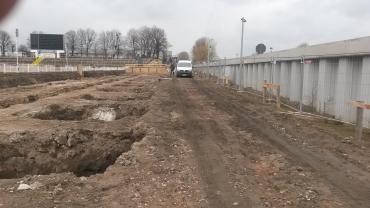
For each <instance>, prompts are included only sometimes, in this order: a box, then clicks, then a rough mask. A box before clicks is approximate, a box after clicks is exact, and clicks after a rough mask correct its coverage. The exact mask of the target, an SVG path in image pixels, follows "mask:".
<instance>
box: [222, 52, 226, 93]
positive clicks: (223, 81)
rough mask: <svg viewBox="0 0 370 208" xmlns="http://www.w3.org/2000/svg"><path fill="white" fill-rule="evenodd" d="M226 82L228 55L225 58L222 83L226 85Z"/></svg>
mask: <svg viewBox="0 0 370 208" xmlns="http://www.w3.org/2000/svg"><path fill="white" fill-rule="evenodd" d="M225 84H226V57H225V58H224V67H223V73H222V85H223V86H225Z"/></svg>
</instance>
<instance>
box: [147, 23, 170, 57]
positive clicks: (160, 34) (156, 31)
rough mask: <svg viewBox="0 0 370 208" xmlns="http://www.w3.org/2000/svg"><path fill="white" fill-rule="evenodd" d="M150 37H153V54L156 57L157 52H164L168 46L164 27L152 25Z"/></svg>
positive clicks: (157, 55)
mask: <svg viewBox="0 0 370 208" xmlns="http://www.w3.org/2000/svg"><path fill="white" fill-rule="evenodd" d="M151 37H152V38H153V40H152V44H153V47H154V48H153V55H155V58H157V59H158V58H159V54H160V53H161V52H162V53H164V52H165V51H166V50H167V47H168V41H167V36H166V32H165V31H164V29H161V28H158V27H156V26H154V27H153V28H152V29H151Z"/></svg>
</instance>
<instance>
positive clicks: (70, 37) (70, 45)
mask: <svg viewBox="0 0 370 208" xmlns="http://www.w3.org/2000/svg"><path fill="white" fill-rule="evenodd" d="M64 38H65V41H66V45H67V50H69V51H70V52H71V56H74V55H75V51H76V48H77V43H78V36H77V32H76V31H74V30H70V31H68V32H67V33H66V34H65V35H64Z"/></svg>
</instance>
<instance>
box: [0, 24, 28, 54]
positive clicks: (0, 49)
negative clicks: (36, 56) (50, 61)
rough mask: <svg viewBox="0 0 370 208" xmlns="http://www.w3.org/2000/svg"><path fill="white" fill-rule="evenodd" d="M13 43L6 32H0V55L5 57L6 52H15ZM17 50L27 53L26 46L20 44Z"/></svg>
mask: <svg viewBox="0 0 370 208" xmlns="http://www.w3.org/2000/svg"><path fill="white" fill-rule="evenodd" d="M15 47H16V46H15V43H14V41H13V39H12V37H11V36H10V35H9V33H8V32H6V31H3V30H0V55H1V56H5V55H6V52H15V51H16V50H15V49H16V48H15ZM18 50H19V51H20V52H22V53H25V52H27V51H28V47H27V46H26V45H23V44H21V45H20V46H19V47H18Z"/></svg>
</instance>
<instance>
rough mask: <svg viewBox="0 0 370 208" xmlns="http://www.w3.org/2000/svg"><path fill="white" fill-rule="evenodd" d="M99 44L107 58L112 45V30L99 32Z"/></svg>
mask: <svg viewBox="0 0 370 208" xmlns="http://www.w3.org/2000/svg"><path fill="white" fill-rule="evenodd" d="M98 45H99V48H100V49H101V51H102V52H103V55H104V57H105V58H107V57H108V50H109V48H110V46H111V45H112V39H111V34H110V32H106V31H104V32H101V33H100V34H99V38H98Z"/></svg>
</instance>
